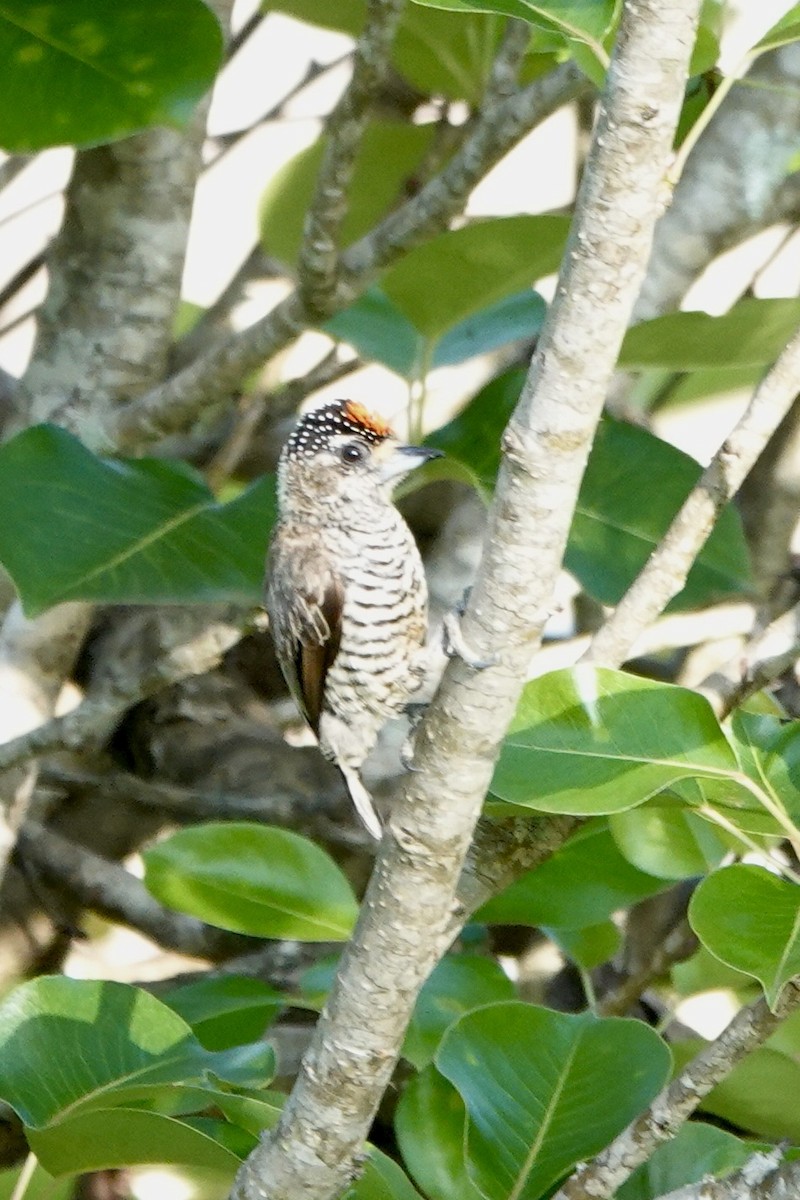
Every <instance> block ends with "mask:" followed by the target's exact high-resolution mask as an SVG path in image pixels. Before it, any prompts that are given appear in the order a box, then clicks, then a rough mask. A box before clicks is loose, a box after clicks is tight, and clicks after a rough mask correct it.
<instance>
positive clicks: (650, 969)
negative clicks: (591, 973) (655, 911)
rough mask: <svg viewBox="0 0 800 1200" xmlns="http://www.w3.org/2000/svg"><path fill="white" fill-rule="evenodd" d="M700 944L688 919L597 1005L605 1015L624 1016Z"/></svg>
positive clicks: (598, 1009)
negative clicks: (638, 969) (644, 964)
mask: <svg viewBox="0 0 800 1200" xmlns="http://www.w3.org/2000/svg"><path fill="white" fill-rule="evenodd" d="M697 947H698V941H697V936H696V935H695V933H694V932H693V930H692V929H691V928H690V926H689V922H688V921H687V920H686V919H684V920H682V921H681V922H680V923H679V924H678V925H677V926H675V927H674V928H673V929H671V930H670V931H669V933H668V934H667V936H666V937H665V938H664V940H663V942H662V943H661V945H660V946H657V947H656V949H655V951H654V953H653V955H652V957H651V959H650V961H649V962H648V963H647V964H646V966H644V967H643V968H642V969H641V971H636V972H634V974H632V975H629V976H628V977H627V979H623V980H622V981H621V982H620V983H619V984H617V986H616V987H615V988H614V990H613V991H610V992H607V993H606V994H605V996H603V997H602V999H601V1000H600V1002H599V1004H598V1005H597V1011H598V1013H599V1014H600V1016H603V1017H621V1016H624V1015H625V1013H626V1012H628V1011H629V1010H630V1009H631V1008H632V1006H633V1005H634V1004H635V1003H636V1002H637V1000H640V999H641V998H642V996H643V995H644V993H645V992H646V991H647V989H648V988H649V987H651V986H652V984H654V983H655V982H656V981H657V980H659V979H662V978H663V977H664V975H666V973H667V971H669V969H670V967H674V966H675V964H676V963H679V962H685V960H686V959H687V958H689V957H690V955H692V954H694V952H695V950H696V949H697Z"/></svg>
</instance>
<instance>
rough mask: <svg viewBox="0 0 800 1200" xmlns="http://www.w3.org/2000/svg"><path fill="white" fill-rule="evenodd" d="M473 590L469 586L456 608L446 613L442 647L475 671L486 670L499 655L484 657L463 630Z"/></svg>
mask: <svg viewBox="0 0 800 1200" xmlns="http://www.w3.org/2000/svg"><path fill="white" fill-rule="evenodd" d="M471 590H472V589H471V588H467V590H466V591H465V592H464V595H463V596H462V597H461V600H460V601H459V603H458V604H457V605H456V606H455V608H454V609H451V611H450V612H448V613H445V615H444V619H443V621H442V649H443V650H444V652H445V654H446V655H447V657H448V658H460V659H461V661H462V662H464V663H466V664H467V666H468V667H471V668H472V670H473V671H485V670H486V668H487V667H493V666H494V665H495V663H496V662H497V655H496V654H493V655H491V657H490V658H482V657H481V656H480V655H478V654H476V653H475V651H474V650H473V649H472V647H471V646H470V645H469V643H468V642H467V641H466V640H465V638H464V634H463V632H462V630H461V618H462V617H463V615H464V613H465V612H466V608H467V601H468V600H469V594H470V591H471Z"/></svg>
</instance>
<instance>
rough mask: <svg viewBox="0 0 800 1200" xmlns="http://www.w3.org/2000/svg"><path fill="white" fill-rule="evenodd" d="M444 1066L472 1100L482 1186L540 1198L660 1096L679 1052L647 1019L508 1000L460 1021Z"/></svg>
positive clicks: (471, 1134) (442, 1055)
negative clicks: (570, 1012) (601, 1016)
mask: <svg viewBox="0 0 800 1200" xmlns="http://www.w3.org/2000/svg"><path fill="white" fill-rule="evenodd" d="M436 1066H437V1068H438V1069H439V1071H441V1073H442V1074H443V1075H444V1076H445V1077H446V1078H447V1079H449V1080H450V1082H451V1083H453V1084H454V1085H455V1087H456V1088H457V1089H458V1091H459V1092H460V1094H461V1098H462V1099H463V1101H464V1103H465V1105H466V1108H467V1126H466V1135H465V1136H466V1149H467V1164H468V1170H469V1174H470V1177H471V1178H472V1180H473V1182H474V1183H475V1184H476V1185H477V1187H478V1189H479V1190H480V1191H481V1192H482V1193H483V1194H484V1195H485V1196H487V1197H488V1198H489V1200H507V1198H508V1197H510V1196H514V1197H515V1198H519V1200H534V1198H536V1200H538V1197H540V1196H541V1195H542V1192H543V1191H544V1190H545V1189H546V1188H547V1187H549V1186H550V1185H551V1184H553V1183H554V1182H556V1180H558V1179H559V1178H560V1176H561V1175H563V1174H564V1172H565V1171H567V1170H568V1169H569V1168H570V1167H571V1166H573V1165H574V1164H575V1163H576V1162H578V1161H580V1160H581V1159H584V1158H586V1157H588V1156H590V1155H592V1154H595V1153H597V1152H598V1151H599V1150H601V1149H602V1148H603V1147H604V1146H605V1145H607V1144H608V1142H609V1141H610V1140H611V1139H612V1138H613V1137H614V1136H615V1135H616V1134H617V1133H619V1132H620V1131H621V1130H622V1129H624V1128H625V1126H626V1125H627V1124H628V1122H629V1121H630V1120H632V1119H633V1117H635V1116H636V1115H637V1114H638V1113H639V1112H641V1110H642V1109H643V1108H644V1107H645V1106H646V1105H647V1104H648V1103H649V1101H650V1100H652V1098H653V1097H654V1096H655V1095H656V1094H657V1092H658V1091H659V1089H660V1088H661V1087H662V1086H663V1084H664V1081H665V1080H666V1078H667V1076H668V1074H669V1068H670V1054H669V1051H668V1049H667V1047H666V1046H665V1044H664V1042H663V1041H662V1040H661V1038H659V1036H658V1035H657V1034H656V1033H655V1032H654V1031H653V1030H652V1029H649V1028H648V1027H647V1026H645V1025H644V1024H642V1022H640V1021H630V1020H620V1019H617V1018H610V1019H608V1020H602V1021H598V1020H596V1019H595V1018H594V1017H591V1016H589V1015H588V1014H582V1015H580V1016H571V1015H567V1014H565V1013H557V1012H553V1011H551V1010H550V1009H545V1008H538V1007H535V1006H534V1005H529V1004H521V1003H506V1004H492V1005H487V1006H486V1007H484V1008H480V1009H476V1010H475V1011H474V1012H471V1013H467V1014H466V1015H465V1016H463V1017H461V1018H460V1019H459V1020H458V1021H457V1022H456V1023H455V1024H454V1025H451V1027H450V1029H449V1030H448V1031H447V1033H446V1034H445V1036H444V1039H443V1041H442V1044H441V1046H440V1047H439V1050H438V1052H437V1055H436Z"/></svg>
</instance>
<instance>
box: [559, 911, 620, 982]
mask: <svg viewBox="0 0 800 1200" xmlns="http://www.w3.org/2000/svg"><path fill="white" fill-rule="evenodd" d="M543 932H544V933H546V934H547V936H548V937H549V938H550V939H551V940H552V941H554V942H555V943H556V945H557V946H558V947H559V949H560V950H561V952H562V954H564V956H565V957H566V958H568V959H570V960H571V961H572V962H574V963H577V964H578V966H579V967H583V969H584V970H585V971H592V970H594V968H595V967H599V966H600V965H601V963H605V962H608V961H609V960H610V959H612V958H613V957H614V955H615V954H616V953H617V951H618V950H619V948H620V946H621V945H622V934H621V933H620V931H619V930H618V929H617V927H616V925H615V924H614V922H613V921H602V922H600V923H599V924H597V925H584V926H583V927H582V928H580V929H554V928H553V927H552V926H544V927H543Z"/></svg>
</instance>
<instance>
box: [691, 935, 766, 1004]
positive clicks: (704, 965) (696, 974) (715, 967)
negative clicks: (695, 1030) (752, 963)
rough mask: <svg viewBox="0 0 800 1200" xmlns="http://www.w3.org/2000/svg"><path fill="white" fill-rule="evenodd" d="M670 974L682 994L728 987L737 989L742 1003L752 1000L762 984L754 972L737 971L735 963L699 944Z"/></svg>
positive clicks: (726, 988) (728, 989)
mask: <svg viewBox="0 0 800 1200" xmlns="http://www.w3.org/2000/svg"><path fill="white" fill-rule="evenodd" d="M670 974H671V977H672V984H673V987H674V988H675V991H676V992H677V994H678V995H679V996H696V995H697V994H698V993H700V992H709V991H718V990H727V991H731V992H735V994H736V996H737V998H738V999H739V1000H740V1001H741V1003H742V1004H749V1003H750V1001H751V1000H755V998H756V996H757V994H758V992H759V986H758V984H757V983H756V981H755V979H753V978H752V976H750V975H745V974H743V973H742V972H741V971H734V969H733V967H729V966H728V965H727V964H726V963H723V962H720V960H719V959H718V958H715V957H714V955H713V954H711V953H710V951H708V950H706V948H705V946H700V947H699V949H698V950H696V951H695V953H694V954H693V955H692V956H691V958H687V959H686V961H685V962H682V963H676V964H675V966H674V967H673V968H672V970H671V972H670Z"/></svg>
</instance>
